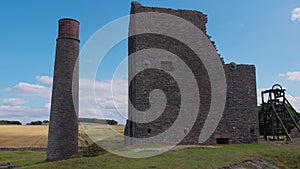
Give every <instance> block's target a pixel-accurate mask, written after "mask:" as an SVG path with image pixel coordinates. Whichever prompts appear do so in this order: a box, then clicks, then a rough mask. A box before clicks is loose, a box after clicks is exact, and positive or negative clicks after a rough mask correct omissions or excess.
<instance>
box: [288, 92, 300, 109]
mask: <svg viewBox="0 0 300 169" xmlns="http://www.w3.org/2000/svg"><path fill="white" fill-rule="evenodd" d="M286 98H287V99H288V101H289V102H290V103H291V105H292V106H293V107H294V108H295V109H296V111H297V112H300V96H295V97H294V96H292V95H286Z"/></svg>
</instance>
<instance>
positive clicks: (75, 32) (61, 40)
mask: <svg viewBox="0 0 300 169" xmlns="http://www.w3.org/2000/svg"><path fill="white" fill-rule="evenodd" d="M56 41H57V44H56V57H55V66H54V79H53V89H52V101H51V113H50V124H49V137H48V148H47V160H50V161H53V160H64V159H68V158H70V157H71V156H72V155H74V154H76V153H77V152H78V87H79V86H78V81H79V76H78V70H79V66H78V56H79V22H78V21H76V20H74V19H68V18H67V19H61V20H59V33H58V38H57V40H56Z"/></svg>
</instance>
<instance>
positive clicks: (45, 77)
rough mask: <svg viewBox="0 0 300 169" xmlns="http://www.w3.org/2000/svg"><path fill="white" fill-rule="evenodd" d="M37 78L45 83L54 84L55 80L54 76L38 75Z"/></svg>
mask: <svg viewBox="0 0 300 169" xmlns="http://www.w3.org/2000/svg"><path fill="white" fill-rule="evenodd" d="M35 78H36V80H37V81H38V82H40V83H44V84H52V82H53V78H52V77H49V76H36V77H35Z"/></svg>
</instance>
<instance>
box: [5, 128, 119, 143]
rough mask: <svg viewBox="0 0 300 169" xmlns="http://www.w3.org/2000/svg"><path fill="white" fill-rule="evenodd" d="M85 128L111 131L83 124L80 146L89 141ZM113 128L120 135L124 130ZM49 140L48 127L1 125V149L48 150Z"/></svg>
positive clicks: (80, 131)
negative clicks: (31, 148) (32, 148)
mask: <svg viewBox="0 0 300 169" xmlns="http://www.w3.org/2000/svg"><path fill="white" fill-rule="evenodd" d="M87 126H88V127H87ZM83 127H85V128H88V129H92V130H95V129H97V131H98V133H103V132H102V131H101V130H111V128H109V127H108V126H104V125H91V124H83V125H82V126H80V127H79V133H80V135H79V146H86V143H85V140H88V138H87V137H86V134H85V131H84V129H83ZM112 128H113V129H114V130H116V131H117V132H119V133H122V132H123V130H124V126H112ZM99 130H100V131H99ZM47 140H48V125H26V126H21V125H0V148H23V147H39V148H46V147H47Z"/></svg>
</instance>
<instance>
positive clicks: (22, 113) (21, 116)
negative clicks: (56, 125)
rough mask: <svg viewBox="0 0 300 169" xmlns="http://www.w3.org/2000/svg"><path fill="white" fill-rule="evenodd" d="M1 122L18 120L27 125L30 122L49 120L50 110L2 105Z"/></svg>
mask: <svg viewBox="0 0 300 169" xmlns="http://www.w3.org/2000/svg"><path fill="white" fill-rule="evenodd" d="M0 119H1V120H17V121H21V122H22V123H23V124H26V123H28V122H30V121H36V120H47V119H49V109H48V108H45V107H44V106H42V107H25V106H15V105H0Z"/></svg>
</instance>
